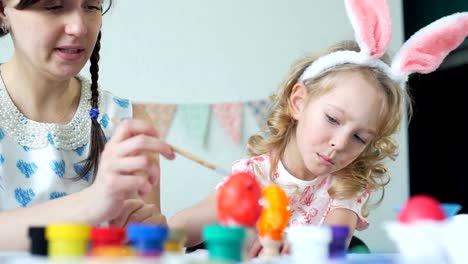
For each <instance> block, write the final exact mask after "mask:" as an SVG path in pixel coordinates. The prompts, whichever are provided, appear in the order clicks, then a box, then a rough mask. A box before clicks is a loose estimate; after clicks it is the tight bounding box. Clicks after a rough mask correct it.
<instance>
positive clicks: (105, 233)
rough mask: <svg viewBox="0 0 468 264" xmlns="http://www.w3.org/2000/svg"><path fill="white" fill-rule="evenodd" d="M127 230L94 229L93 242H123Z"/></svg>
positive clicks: (117, 228)
mask: <svg viewBox="0 0 468 264" xmlns="http://www.w3.org/2000/svg"><path fill="white" fill-rule="evenodd" d="M125 235H126V234H125V229H124V228H120V227H94V228H93V229H92V230H91V240H92V241H104V242H105V241H111V242H123V241H124V240H125Z"/></svg>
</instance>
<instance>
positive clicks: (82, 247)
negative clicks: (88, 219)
mask: <svg viewBox="0 0 468 264" xmlns="http://www.w3.org/2000/svg"><path fill="white" fill-rule="evenodd" d="M90 234H91V228H90V227H89V225H87V224H52V225H48V226H47V227H46V239H47V241H48V243H49V249H48V253H49V256H51V257H56V256H85V255H86V252H87V250H88V240H89V237H90Z"/></svg>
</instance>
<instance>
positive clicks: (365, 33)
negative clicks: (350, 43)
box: [345, 0, 392, 58]
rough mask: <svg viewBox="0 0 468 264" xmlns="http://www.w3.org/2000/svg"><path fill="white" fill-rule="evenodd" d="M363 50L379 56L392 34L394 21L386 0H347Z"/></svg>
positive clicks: (349, 12) (348, 9)
mask: <svg viewBox="0 0 468 264" xmlns="http://www.w3.org/2000/svg"><path fill="white" fill-rule="evenodd" d="M345 5H346V11H347V13H348V17H349V19H350V20H351V24H352V26H353V28H354V33H355V38H356V41H357V43H358V44H359V47H360V48H361V52H364V53H366V54H368V55H370V56H371V57H374V58H379V57H380V56H382V54H384V53H385V50H386V49H387V47H388V44H389V42H390V37H391V35H392V21H391V17H390V10H389V8H388V4H387V1H386V0H345Z"/></svg>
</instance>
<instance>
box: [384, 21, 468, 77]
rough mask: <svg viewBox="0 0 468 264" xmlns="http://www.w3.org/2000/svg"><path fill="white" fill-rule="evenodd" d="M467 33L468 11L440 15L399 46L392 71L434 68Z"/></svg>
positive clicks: (427, 70) (416, 70)
mask: <svg viewBox="0 0 468 264" xmlns="http://www.w3.org/2000/svg"><path fill="white" fill-rule="evenodd" d="M467 35H468V12H463V13H456V14H453V15H450V16H446V17H443V18H441V19H439V20H437V21H435V22H433V23H431V24H429V25H428V26H426V27H424V28H422V29H420V30H419V31H418V32H416V33H415V34H414V35H413V36H412V37H411V38H410V39H409V40H408V41H406V43H405V44H403V47H401V49H400V51H399V52H398V54H397V56H396V57H395V61H394V62H393V63H392V68H393V69H394V71H397V72H400V73H403V74H406V75H408V74H410V73H413V72H419V73H430V72H433V71H435V70H436V69H437V68H438V67H439V66H440V64H441V63H442V62H443V60H444V59H445V57H446V56H447V55H448V54H449V53H450V52H451V51H452V50H454V49H456V48H457V47H458V46H459V45H460V44H461V43H462V42H463V40H464V39H465V38H466V36H467Z"/></svg>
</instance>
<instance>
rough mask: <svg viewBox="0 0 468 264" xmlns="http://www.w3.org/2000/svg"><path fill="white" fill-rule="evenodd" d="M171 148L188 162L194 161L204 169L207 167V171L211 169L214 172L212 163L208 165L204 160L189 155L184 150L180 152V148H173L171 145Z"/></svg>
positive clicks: (214, 167)
mask: <svg viewBox="0 0 468 264" xmlns="http://www.w3.org/2000/svg"><path fill="white" fill-rule="evenodd" d="M170 146H171V148H172V149H173V150H174V152H175V153H178V154H180V155H182V156H184V157H186V158H187V159H189V160H192V161H195V162H197V163H199V164H200V165H202V166H204V167H207V168H208V169H212V170H216V166H215V165H214V164H212V163H209V162H208V161H206V160H203V159H201V158H199V157H197V156H195V155H193V154H191V153H188V152H187V151H185V150H181V149H180V148H178V147H174V146H173V145H170Z"/></svg>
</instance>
